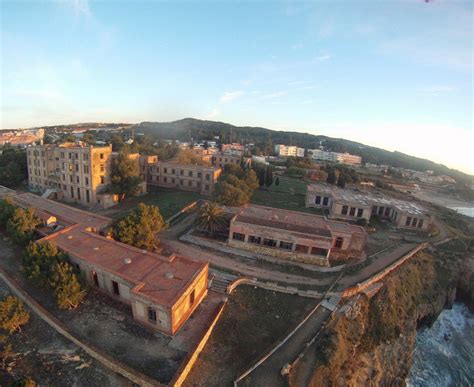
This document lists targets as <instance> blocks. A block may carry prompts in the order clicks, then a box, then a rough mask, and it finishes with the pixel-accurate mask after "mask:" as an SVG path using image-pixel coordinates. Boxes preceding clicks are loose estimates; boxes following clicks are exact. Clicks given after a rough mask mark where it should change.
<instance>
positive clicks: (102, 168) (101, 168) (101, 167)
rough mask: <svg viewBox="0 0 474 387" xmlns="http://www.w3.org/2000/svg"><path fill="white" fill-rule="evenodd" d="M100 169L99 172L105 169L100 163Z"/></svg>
mask: <svg viewBox="0 0 474 387" xmlns="http://www.w3.org/2000/svg"><path fill="white" fill-rule="evenodd" d="M100 171H101V172H104V171H105V167H104V164H100Z"/></svg>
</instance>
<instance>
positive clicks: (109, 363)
mask: <svg viewBox="0 0 474 387" xmlns="http://www.w3.org/2000/svg"><path fill="white" fill-rule="evenodd" d="M0 277H1V278H2V280H3V281H4V282H5V283H6V284H7V285H8V287H9V288H10V289H11V290H12V292H13V293H15V295H17V296H18V297H19V298H21V299H22V300H23V301H24V302H25V304H26V305H28V306H29V307H30V309H31V310H33V311H34V312H35V313H36V314H37V315H38V316H39V317H40V318H41V319H42V320H44V321H45V322H46V323H47V324H48V325H50V326H51V327H52V328H53V329H55V330H56V331H57V332H58V333H60V334H61V335H62V336H64V337H65V338H66V339H68V340H70V341H72V342H73V343H74V344H76V345H77V346H78V347H80V348H81V349H83V350H84V351H85V352H86V353H87V354H88V355H89V356H91V357H92V358H94V359H96V360H97V361H99V362H100V363H101V364H102V365H103V366H105V367H107V368H108V369H110V370H112V371H113V372H116V373H118V374H120V375H122V376H123V377H125V378H126V379H128V380H130V381H132V382H133V383H135V384H138V385H139V386H143V387H152V386H164V385H163V384H161V383H159V382H158V381H157V380H155V379H153V378H150V377H149V376H147V375H145V374H142V373H141V372H139V371H137V370H135V369H133V368H131V367H129V366H127V365H126V364H123V363H122V362H120V361H118V360H117V359H114V358H113V357H111V356H109V355H108V354H107V353H105V352H103V351H102V350H100V349H98V348H96V347H94V346H93V345H91V344H89V343H87V344H86V343H85V342H83V341H82V340H80V339H78V338H77V337H76V336H74V335H73V334H72V333H70V332H69V331H68V328H67V327H66V326H65V325H64V324H63V323H62V322H61V321H60V320H58V319H57V318H56V317H54V316H53V315H52V314H50V313H49V312H48V311H47V310H46V309H44V308H43V306H41V305H40V304H39V303H38V302H36V301H35V300H34V299H33V298H32V297H31V296H30V295H29V294H28V293H27V292H26V291H25V290H23V288H22V286H21V285H20V284H19V283H18V281H17V280H16V279H15V278H14V277H12V276H10V275H9V274H8V273H7V272H5V271H4V270H3V269H1V268H0Z"/></svg>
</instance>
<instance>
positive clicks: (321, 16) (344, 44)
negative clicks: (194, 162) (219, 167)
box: [0, 0, 474, 174]
mask: <svg viewBox="0 0 474 387" xmlns="http://www.w3.org/2000/svg"><path fill="white" fill-rule="evenodd" d="M0 12H1V15H0V17H1V20H0V21H1V26H0V31H1V36H0V66H1V67H0V77H1V78H0V82H1V91H0V127H1V128H18V127H37V126H44V125H54V124H69V123H76V122H92V121H99V122H141V121H172V120H178V119H181V118H185V117H194V118H200V119H210V120H217V121H223V122H228V123H232V124H235V125H246V126H247V125H248V126H263V127H268V128H271V129H276V130H290V131H300V132H308V133H312V134H322V135H327V136H331V137H338V138H339V137H342V138H346V139H349V140H354V141H360V142H362V143H364V144H367V145H373V146H378V147H381V148H384V149H388V150H398V151H401V152H404V153H408V154H411V155H414V156H419V157H423V158H428V159H431V160H433V161H436V162H441V163H444V164H446V165H447V166H449V167H453V168H457V169H460V170H462V171H464V172H467V173H471V174H474V129H473V89H474V84H473V52H474V50H473V48H474V47H473V32H474V31H473V22H474V10H473V2H472V1H459V2H458V1H453V0H430V1H428V2H426V1H425V0H420V1H418V0H410V1H409V0H406V1H396V0H390V1H388V0H384V1H379V0H373V1H358V0H346V1H337V0H336V1H334V0H331V1H330V0H327V1H313V2H290V1H280V2H270V1H258V2H256V1H255V2H253V1H232V2H231V1H214V2H205V1H186V2H184V1H173V2H171V1H162V2H158V1H112V0H102V1H98V2H95V1H87V0H71V1H66V0H56V1H49V2H46V1H8V0H1V1H0Z"/></svg>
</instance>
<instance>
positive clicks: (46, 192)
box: [41, 188, 57, 199]
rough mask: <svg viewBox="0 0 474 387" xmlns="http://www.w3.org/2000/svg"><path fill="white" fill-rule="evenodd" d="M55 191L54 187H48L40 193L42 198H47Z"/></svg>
mask: <svg viewBox="0 0 474 387" xmlns="http://www.w3.org/2000/svg"><path fill="white" fill-rule="evenodd" d="M56 192H57V190H56V189H53V188H48V189H47V190H46V191H44V192H43V194H42V195H41V197H42V198H43V199H49V198H50V197H51V196H52V195H53V194H55V193H56Z"/></svg>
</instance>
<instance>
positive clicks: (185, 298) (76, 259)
mask: <svg viewBox="0 0 474 387" xmlns="http://www.w3.org/2000/svg"><path fill="white" fill-rule="evenodd" d="M13 200H14V202H15V203H16V204H17V205H19V206H21V207H24V208H26V207H28V208H32V209H34V211H35V212H36V213H37V214H38V215H39V216H40V218H41V219H42V220H43V223H44V224H43V226H42V227H40V228H39V230H38V231H39V233H40V235H44V237H43V238H42V239H39V240H38V241H37V243H41V242H42V241H51V242H53V243H55V244H56V245H57V246H58V248H60V249H61V250H62V251H64V252H65V253H67V254H68V255H69V258H70V260H71V262H72V263H73V264H74V265H75V266H76V267H77V268H78V269H79V270H80V271H81V273H82V274H83V276H84V278H85V279H86V280H87V282H88V283H89V284H90V285H91V286H92V287H94V288H95V289H97V290H99V291H102V292H104V293H106V294H108V295H110V296H111V297H113V298H114V299H116V300H119V301H121V302H123V303H125V304H127V305H130V306H131V309H132V314H133V317H134V319H135V320H137V321H139V322H140V323H142V324H144V325H147V326H149V327H151V328H153V329H156V330H158V331H160V332H163V333H165V334H168V335H174V334H175V333H176V332H178V330H179V329H180V328H181V327H182V326H183V324H184V323H185V322H186V321H187V320H188V318H189V317H190V316H191V314H192V313H193V311H194V310H195V309H196V308H197V307H198V306H199V304H200V303H201V301H202V300H203V299H204V297H205V296H206V294H207V284H208V263H202V262H197V261H194V260H191V259H189V258H185V257H181V256H176V255H171V256H168V257H166V256H163V255H160V254H157V253H152V252H148V251H146V250H141V249H138V248H135V247H132V246H129V245H126V244H124V243H120V242H118V241H116V240H114V239H112V238H110V237H106V236H103V235H101V234H100V231H101V230H103V229H104V228H105V227H107V226H109V225H110V223H111V219H109V218H106V217H102V216H98V215H95V214H93V213H89V212H86V211H82V210H79V209H76V208H72V207H69V206H67V205H64V204H61V203H58V202H55V201H52V200H48V199H45V198H42V197H40V196H36V195H34V194H30V193H25V194H21V195H16V196H13Z"/></svg>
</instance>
